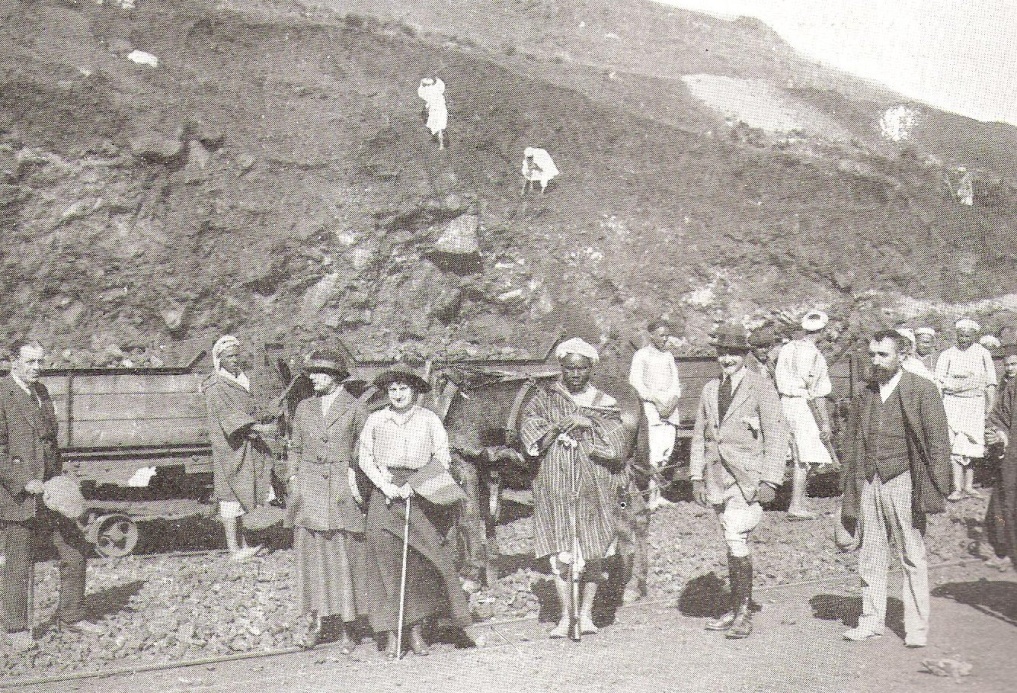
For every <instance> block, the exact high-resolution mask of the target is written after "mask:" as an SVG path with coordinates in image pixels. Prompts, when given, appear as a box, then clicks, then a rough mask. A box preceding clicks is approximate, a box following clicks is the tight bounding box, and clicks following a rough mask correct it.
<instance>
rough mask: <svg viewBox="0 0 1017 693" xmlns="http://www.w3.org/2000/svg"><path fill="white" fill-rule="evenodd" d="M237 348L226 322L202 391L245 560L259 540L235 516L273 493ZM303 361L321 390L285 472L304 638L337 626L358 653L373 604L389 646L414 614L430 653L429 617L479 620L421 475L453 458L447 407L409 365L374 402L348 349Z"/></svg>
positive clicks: (411, 640) (312, 641) (303, 413)
mask: <svg viewBox="0 0 1017 693" xmlns="http://www.w3.org/2000/svg"><path fill="white" fill-rule="evenodd" d="M240 349H241V345H240V343H239V340H237V339H236V338H235V337H232V336H229V335H227V336H224V337H222V338H221V339H219V340H218V341H217V342H216V344H215V346H214V347H213V350H212V355H213V363H214V367H215V374H214V376H213V379H212V381H211V382H210V383H208V384H206V387H205V395H206V402H207V407H208V416H209V434H210V436H211V438H212V448H213V469H214V474H213V476H214V478H215V489H216V497H217V498H218V499H219V513H220V517H221V518H222V521H223V526H224V527H225V529H226V540H227V544H228V545H229V548H230V551H231V556H232V559H233V560H236V561H245V560H248V559H249V558H250V557H252V556H253V555H254V554H255V553H256V552H257V550H258V548H260V547H248V546H247V545H246V542H245V541H244V539H243V537H242V536H241V537H237V536H235V532H237V524H236V523H237V518H242V517H243V516H244V515H245V514H247V513H254V512H257V511H258V509H259V508H260V507H264V506H265V505H267V504H269V503H271V501H272V500H273V496H274V494H273V491H272V485H271V474H272V460H271V457H270V455H269V448H268V446H267V444H266V441H265V440H263V436H264V435H266V433H267V431H266V430H264V428H263V427H264V426H266V424H264V423H261V417H260V416H259V413H258V411H257V407H258V405H257V402H256V399H255V397H254V395H253V394H252V393H251V386H250V382H249V380H248V378H247V376H246V375H245V374H244V372H243V370H242V369H241V367H240V361H239V352H240ZM304 371H305V372H306V373H307V375H308V377H309V378H310V380H311V383H312V384H313V386H314V395H313V396H312V397H310V398H307V399H304V400H302V401H301V402H300V403H299V404H298V406H297V408H296V411H295V413H294V416H293V420H292V422H291V426H292V431H291V434H290V441H289V450H288V455H287V462H286V471H285V477H286V484H287V493H286V513H285V524H286V525H287V526H288V527H292V528H293V547H294V555H295V562H296V575H297V588H298V589H297V595H298V596H297V599H298V601H299V604H300V610H301V613H302V614H303V618H304V621H303V624H302V627H301V631H300V632H299V633H298V635H297V638H298V642H299V643H300V644H301V645H302V646H304V647H314V646H315V645H316V644H317V643H318V642H319V640H320V639H321V638H322V637H323V634H324V633H325V631H326V630H328V629H329V628H330V627H331V628H332V629H337V631H338V632H337V637H338V642H339V647H340V649H341V650H343V651H344V652H347V653H348V652H351V651H352V650H353V648H354V647H355V644H356V638H355V628H354V624H355V622H356V621H357V620H358V619H359V618H362V617H366V619H367V621H368V622H369V624H370V627H371V630H372V631H373V632H374V633H375V634H376V635H377V636H378V638H379V641H384V644H385V648H386V650H385V652H386V656H388V657H390V658H396V657H398V656H399V655H400V654H401V653H400V651H399V647H400V645H401V643H400V638H399V635H400V634H401V633H402V631H403V625H405V626H406V631H407V634H408V637H407V643H408V645H409V647H410V649H411V650H412V651H413V652H414V653H415V654H417V655H426V654H427V653H428V644H427V642H426V640H425V635H424V630H423V625H424V622H425V621H427V620H429V619H432V618H438V617H444V618H445V623H446V625H449V626H451V627H462V626H465V625H468V624H469V623H470V622H471V619H470V610H469V605H468V601H467V598H466V594H465V592H464V591H463V590H462V587H461V585H460V583H459V580H458V575H457V572H456V568H455V562H454V557H453V556H452V554H451V553H450V551H449V548H448V547H447V546H446V544H445V542H444V541H443V539H442V536H441V535H440V534H439V531H438V529H437V528H436V526H435V521H434V520H432V516H433V515H435V514H438V510H437V509H436V508H435V507H434V506H433V504H432V503H430V501H429V500H428V499H427V497H426V495H418V494H417V492H416V491H417V490H418V488H417V489H415V487H414V483H413V482H414V478H415V475H416V474H418V473H419V472H421V470H424V469H425V468H427V467H428V466H429V465H430V466H437V467H438V468H439V470H440V471H444V472H446V473H447V470H448V469H449V466H450V463H451V457H450V453H449V445H448V436H447V435H446V432H445V429H444V427H443V425H442V423H441V420H440V419H439V418H438V416H437V415H436V414H435V413H434V412H432V411H431V410H430V409H426V408H424V407H422V406H420V405H419V404H417V399H418V395H421V394H424V393H426V392H428V391H429V390H430V385H429V384H428V383H427V381H425V380H424V379H423V378H421V377H419V376H418V375H416V374H414V373H412V372H410V371H407V370H401V369H392V370H388V371H385V372H384V373H381V374H380V375H379V376H378V377H377V378H376V379H375V381H374V386H375V388H377V390H378V391H380V392H382V393H385V395H386V396H387V406H385V407H384V408H382V409H379V410H377V411H374V412H369V409H368V404H367V402H366V401H365V399H364V398H363V397H360V398H358V397H355V396H354V395H353V394H352V393H351V392H350V391H349V390H347V389H346V387H344V381H346V379H347V378H348V377H349V369H348V367H347V365H346V364H345V363H344V361H343V359H342V358H341V357H340V356H339V355H337V354H335V353H331V352H328V351H318V352H314V353H313V354H311V355H310V357H309V358H308V359H307V361H306V363H305V364H304ZM411 498H412V500H411ZM411 507H412V511H411ZM240 533H241V534H243V532H242V531H241V532H240ZM404 550H405V554H404ZM400 617H401V620H400Z"/></svg>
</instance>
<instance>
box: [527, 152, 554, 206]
mask: <svg viewBox="0 0 1017 693" xmlns="http://www.w3.org/2000/svg"><path fill="white" fill-rule="evenodd" d="M559 173H561V172H560V171H559V170H558V167H557V166H555V165H554V160H553V159H552V158H551V155H550V154H548V153H547V150H546V149H541V148H540V147H527V148H526V149H524V150H523V191H522V192H521V193H520V195H526V193H528V192H529V191H530V186H532V185H533V184H534V183H540V192H541V194H544V193H546V192H547V184H548V183H550V182H551V179H552V178H554V177H555V176H557V175H558V174H559Z"/></svg>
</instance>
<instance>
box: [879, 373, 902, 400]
mask: <svg viewBox="0 0 1017 693" xmlns="http://www.w3.org/2000/svg"><path fill="white" fill-rule="evenodd" d="M903 372H904V370H903V369H900V368H898V369H897V372H896V373H894V376H893V377H892V378H890V380H889V382H887V383H886V384H885V385H883V384H882V383H880V385H879V396H880V398H881V399H882V400H883V401H884V402H886V400H888V399H890V395H892V394H893V391H894V390H896V389H897V383H899V382H900V376H901V374H902V373H903Z"/></svg>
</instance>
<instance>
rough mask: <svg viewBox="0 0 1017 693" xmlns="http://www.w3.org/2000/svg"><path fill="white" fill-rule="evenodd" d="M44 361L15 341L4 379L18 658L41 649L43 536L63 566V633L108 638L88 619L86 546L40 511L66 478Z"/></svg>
mask: <svg viewBox="0 0 1017 693" xmlns="http://www.w3.org/2000/svg"><path fill="white" fill-rule="evenodd" d="M44 356H45V352H44V350H43V348H42V346H41V345H40V344H39V343H38V342H25V341H21V342H16V343H15V344H14V345H13V347H12V348H11V373H10V375H9V376H7V377H6V378H3V379H2V380H0V539H2V542H0V543H2V544H3V545H4V546H6V559H7V560H6V562H5V564H4V567H3V572H2V583H0V586H2V592H3V594H2V597H0V603H2V605H3V610H2V616H3V621H4V626H5V627H6V629H7V632H8V633H9V636H8V637H9V640H10V644H11V646H12V647H13V648H14V649H15V650H17V651H24V650H27V649H31V648H33V647H34V646H35V642H34V640H33V639H32V625H33V624H32V623H31V622H30V620H29V614H30V608H29V606H30V605H29V599H30V595H31V593H32V590H31V587H32V580H33V579H34V574H33V567H34V556H33V555H32V548H33V537H34V535H35V533H37V532H43V533H45V534H46V535H47V537H48V538H49V539H50V540H51V541H52V542H53V545H54V546H55V547H56V550H57V555H58V556H59V559H60V606H59V609H58V611H57V619H58V624H59V626H60V627H61V628H63V629H64V630H69V631H72V632H79V633H91V634H98V633H102V632H104V631H103V629H102V628H100V627H99V626H97V625H95V624H93V623H89V622H87V621H85V620H84V596H85V552H86V551H88V543H87V542H86V541H85V538H84V536H82V534H81V530H80V529H79V528H78V527H77V525H75V523H74V521H73V520H69V519H67V518H64V517H62V516H60V515H57V514H56V513H54V512H52V511H50V510H47V509H46V507H45V506H44V505H43V504H42V493H43V491H44V487H43V482H45V481H47V480H49V479H51V478H53V477H55V476H59V475H60V472H61V467H60V454H59V452H58V450H57V423H56V414H55V412H54V410H53V400H52V399H50V396H49V392H48V391H47V390H46V387H45V386H44V385H43V384H42V383H40V382H39V375H40V374H41V371H42V362H43V357H44Z"/></svg>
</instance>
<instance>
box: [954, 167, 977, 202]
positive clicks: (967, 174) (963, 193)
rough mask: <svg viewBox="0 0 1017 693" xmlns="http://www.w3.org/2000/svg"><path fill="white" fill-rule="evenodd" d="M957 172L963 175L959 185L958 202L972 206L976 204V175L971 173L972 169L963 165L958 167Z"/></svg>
mask: <svg viewBox="0 0 1017 693" xmlns="http://www.w3.org/2000/svg"><path fill="white" fill-rule="evenodd" d="M957 173H959V174H960V177H961V179H960V184H959V185H958V186H957V202H959V203H960V204H962V205H966V206H968V207H971V206H973V205H974V204H975V183H974V176H972V175H971V171H969V170H967V169H966V168H964V167H963V166H959V167H958V168H957Z"/></svg>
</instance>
